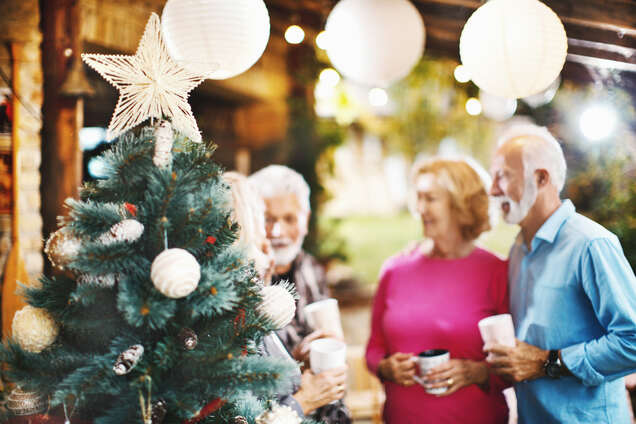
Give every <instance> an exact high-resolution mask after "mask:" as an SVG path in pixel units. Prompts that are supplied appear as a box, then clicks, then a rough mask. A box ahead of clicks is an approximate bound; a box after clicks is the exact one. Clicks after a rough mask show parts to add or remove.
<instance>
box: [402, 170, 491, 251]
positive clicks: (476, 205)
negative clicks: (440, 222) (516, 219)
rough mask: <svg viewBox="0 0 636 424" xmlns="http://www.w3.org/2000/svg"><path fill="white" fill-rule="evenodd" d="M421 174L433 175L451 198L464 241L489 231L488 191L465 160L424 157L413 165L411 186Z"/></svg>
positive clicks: (452, 209)
mask: <svg viewBox="0 0 636 424" xmlns="http://www.w3.org/2000/svg"><path fill="white" fill-rule="evenodd" d="M422 174H433V175H434V176H435V179H436V180H437V182H438V184H440V185H441V186H442V187H444V188H445V189H446V190H447V191H448V193H449V194H450V198H451V211H452V213H453V217H454V218H455V220H456V221H457V223H458V224H459V228H460V231H461V234H462V237H463V238H464V239H465V240H475V239H476V238H477V237H479V235H480V234H481V233H483V232H485V231H488V230H490V228H491V227H490V217H489V205H490V200H489V198H488V192H487V189H486V186H485V184H484V181H483V180H482V178H480V176H479V174H478V173H477V171H476V170H475V168H473V167H472V166H471V165H469V164H468V162H467V161H465V160H455V159H452V160H451V159H442V158H428V159H424V160H420V161H417V162H415V164H413V167H412V168H411V178H412V181H413V184H415V181H416V180H417V177H419V176H420V175H422Z"/></svg>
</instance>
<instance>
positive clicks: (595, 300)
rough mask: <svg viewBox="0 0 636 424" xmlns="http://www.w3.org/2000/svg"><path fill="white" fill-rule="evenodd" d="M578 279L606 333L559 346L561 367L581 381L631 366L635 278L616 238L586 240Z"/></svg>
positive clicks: (634, 360) (635, 359)
mask: <svg viewBox="0 0 636 424" xmlns="http://www.w3.org/2000/svg"><path fill="white" fill-rule="evenodd" d="M580 272H581V281H582V284H583V289H584V290H585V293H586V295H587V297H588V298H589V300H590V302H591V304H592V307H593V308H594V313H595V314H596V317H597V318H598V320H599V323H600V324H601V325H602V326H603V328H604V329H605V334H604V335H603V336H601V337H599V338H597V339H594V340H590V341H587V342H583V343H579V344H576V345H573V346H569V347H567V348H565V349H562V350H561V356H562V358H563V362H564V364H565V366H566V367H567V368H568V369H569V370H570V371H571V372H572V374H574V375H575V376H576V377H578V378H580V379H581V380H582V382H583V384H584V385H586V386H597V385H599V384H601V383H604V382H606V381H611V380H614V379H616V378H620V377H622V376H625V375H627V374H630V373H632V372H634V370H635V369H636V277H634V272H633V271H632V268H631V266H630V265H629V263H628V262H627V259H626V258H625V255H624V254H623V250H622V249H621V246H620V243H619V242H618V240H617V239H615V238H614V239H610V238H602V239H595V240H592V241H590V242H589V243H588V246H587V247H586V250H585V252H584V255H583V258H582V261H581V269H580Z"/></svg>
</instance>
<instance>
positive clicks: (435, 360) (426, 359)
mask: <svg viewBox="0 0 636 424" xmlns="http://www.w3.org/2000/svg"><path fill="white" fill-rule="evenodd" d="M413 360H414V361H415V363H416V364H417V368H418V375H416V376H415V377H414V380H415V381H417V382H418V383H419V384H420V385H422V386H425V384H424V379H423V377H424V374H426V372H427V371H428V370H431V369H433V368H435V367H436V366H438V365H441V364H443V363H444V362H448V361H449V360H450V353H449V352H448V351H447V350H446V349H431V350H425V351H424V352H420V353H419V354H418V355H417V356H415V357H413ZM424 390H426V393H430V394H432V395H439V394H442V393H444V392H445V391H446V390H448V387H438V388H436V389H427V388H426V387H424Z"/></svg>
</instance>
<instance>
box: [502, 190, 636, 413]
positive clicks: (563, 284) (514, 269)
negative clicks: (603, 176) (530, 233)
mask: <svg viewBox="0 0 636 424" xmlns="http://www.w3.org/2000/svg"><path fill="white" fill-rule="evenodd" d="M508 271H509V281H510V310H511V313H512V316H513V320H514V323H515V330H516V333H517V338H518V339H519V340H523V341H525V342H526V343H529V344H531V345H534V346H538V347H540V348H542V349H546V350H548V349H560V350H561V355H562V357H563V362H564V363H565V365H566V366H567V368H568V369H569V370H570V371H571V372H572V374H573V376H568V377H562V378H560V379H556V380H555V379H551V378H548V377H543V378H539V379H536V380H531V381H527V382H523V383H519V384H516V385H515V390H516V392H517V399H518V407H519V423H520V424H532V423H537V424H549V423H594V424H598V423H611V424H622V423H629V422H630V421H629V419H628V409H627V402H626V394H625V383H624V380H623V378H622V377H623V376H625V375H627V374H630V373H632V372H634V371H636V278H635V277H634V272H633V271H632V269H631V267H630V265H629V263H628V262H627V259H626V258H625V255H624V253H623V250H622V248H621V245H620V243H619V241H618V239H617V238H616V236H615V235H614V234H612V233H610V232H609V231H607V230H606V229H605V228H603V227H602V226H600V225H599V224H597V223H595V222H594V221H591V220H590V219H588V218H586V217H584V216H583V215H580V214H578V213H576V212H575V210H574V206H573V205H572V202H570V201H569V200H566V201H564V202H563V204H562V205H561V206H560V207H559V209H557V210H556V211H555V212H554V213H553V214H552V215H551V216H550V218H548V220H547V221H546V222H545V223H543V225H542V226H541V228H540V229H539V231H537V233H536V234H535V236H534V239H533V240H532V245H531V249H530V250H528V248H527V247H526V246H525V244H524V243H523V239H522V237H521V234H519V236H518V237H517V241H516V242H515V244H514V245H513V247H512V249H511V251H510V264H509V269H508Z"/></svg>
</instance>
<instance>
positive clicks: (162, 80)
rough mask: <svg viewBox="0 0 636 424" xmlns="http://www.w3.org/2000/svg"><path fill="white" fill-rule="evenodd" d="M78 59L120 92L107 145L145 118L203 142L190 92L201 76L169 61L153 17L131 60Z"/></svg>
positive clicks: (85, 56)
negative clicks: (169, 124) (166, 122)
mask: <svg viewBox="0 0 636 424" xmlns="http://www.w3.org/2000/svg"><path fill="white" fill-rule="evenodd" d="M82 59H83V60H84V61H85V62H86V63H87V64H88V65H89V66H90V67H91V68H93V69H95V70H96V71H97V72H98V73H99V74H100V75H101V76H102V77H104V79H105V80H106V81H108V82H110V83H111V84H112V85H113V86H115V88H116V89H117V90H119V100H118V101H117V106H115V113H113V117H112V119H111V121H110V125H109V126H108V131H107V132H106V138H107V139H108V140H112V139H113V138H115V137H117V136H118V135H120V134H122V133H124V132H126V131H127V130H129V129H131V128H133V127H135V126H137V125H138V124H139V123H141V122H143V121H145V120H146V119H148V118H157V119H162V118H163V117H166V118H170V119H171V121H172V126H173V127H174V128H176V129H177V130H179V131H180V132H182V133H183V134H185V135H186V136H187V137H188V138H190V140H192V141H194V142H196V143H200V142H201V133H200V132H199V128H198V127H197V122H196V120H195V119H194V115H193V114H192V109H190V105H189V104H188V93H189V92H190V91H192V89H193V88H195V87H196V86H197V85H199V84H201V82H202V81H203V80H204V79H205V77H204V76H201V75H198V74H194V73H192V72H190V71H188V70H186V69H184V68H182V67H181V66H179V65H178V64H177V63H176V62H175V61H174V60H173V59H172V58H171V57H170V55H169V54H168V49H167V48H166V45H165V44H164V42H163V38H162V36H161V25H160V23H159V16H158V15H157V14H156V13H153V14H152V15H151V16H150V19H149V20H148V23H147V24H146V29H145V31H144V35H143V36H142V37H141V41H140V42H139V47H138V48H137V52H136V53H135V55H134V56H124V55H103V54H82Z"/></svg>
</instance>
